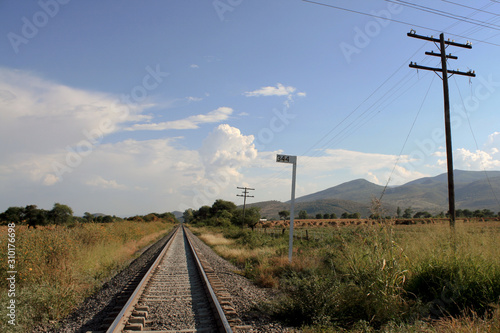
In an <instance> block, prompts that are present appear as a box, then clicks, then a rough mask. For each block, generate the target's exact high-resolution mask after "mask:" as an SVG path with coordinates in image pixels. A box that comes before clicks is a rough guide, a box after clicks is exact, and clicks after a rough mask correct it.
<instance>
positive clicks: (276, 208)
mask: <svg viewBox="0 0 500 333" xmlns="http://www.w3.org/2000/svg"><path fill="white" fill-rule="evenodd" d="M247 207H259V208H260V215H261V216H262V217H265V218H267V219H276V220H277V219H279V216H278V212H280V211H282V210H288V211H290V203H285V202H281V201H263V202H257V203H253V204H248V205H247ZM294 209H295V215H298V214H299V212H300V211H301V210H305V211H306V212H307V214H308V215H309V216H310V217H315V216H316V214H318V213H319V214H325V213H328V214H331V213H335V214H336V215H337V216H338V217H340V215H342V213H345V212H347V213H349V214H351V213H360V214H361V215H362V216H369V215H370V214H371V211H370V205H367V204H362V203H359V202H355V201H349V200H339V199H322V200H314V201H306V202H296V203H295V208H294Z"/></svg>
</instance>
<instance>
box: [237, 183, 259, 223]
mask: <svg viewBox="0 0 500 333" xmlns="http://www.w3.org/2000/svg"><path fill="white" fill-rule="evenodd" d="M237 189H240V190H243V194H236V196H237V197H243V220H245V208H246V206H247V198H253V197H254V196H253V195H248V191H255V189H254V188H250V187H237ZM242 226H243V224H242Z"/></svg>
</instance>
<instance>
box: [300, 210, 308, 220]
mask: <svg viewBox="0 0 500 333" xmlns="http://www.w3.org/2000/svg"><path fill="white" fill-rule="evenodd" d="M299 219H301V220H305V219H307V212H306V211H305V210H301V211H300V212H299Z"/></svg>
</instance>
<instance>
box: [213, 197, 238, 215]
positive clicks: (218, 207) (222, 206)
mask: <svg viewBox="0 0 500 333" xmlns="http://www.w3.org/2000/svg"><path fill="white" fill-rule="evenodd" d="M224 210H225V211H227V212H229V213H232V212H234V211H235V210H236V204H235V203H234V202H231V201H226V200H222V199H217V200H215V202H214V203H213V204H212V207H210V216H217V214H219V213H220V212H221V211H224Z"/></svg>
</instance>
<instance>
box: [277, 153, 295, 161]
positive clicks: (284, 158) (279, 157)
mask: <svg viewBox="0 0 500 333" xmlns="http://www.w3.org/2000/svg"><path fill="white" fill-rule="evenodd" d="M276 162H280V163H296V162H297V156H291V155H279V154H278V155H276Z"/></svg>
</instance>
